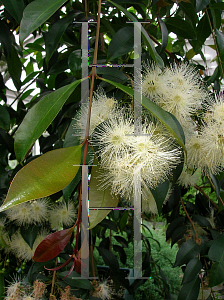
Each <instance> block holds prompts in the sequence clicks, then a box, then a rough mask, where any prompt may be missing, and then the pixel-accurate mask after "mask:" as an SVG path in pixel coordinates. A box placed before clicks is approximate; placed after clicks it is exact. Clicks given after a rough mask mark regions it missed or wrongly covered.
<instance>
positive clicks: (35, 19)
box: [19, 0, 66, 43]
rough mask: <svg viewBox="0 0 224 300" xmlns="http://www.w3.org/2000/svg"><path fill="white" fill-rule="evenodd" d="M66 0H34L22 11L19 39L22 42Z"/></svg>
mask: <svg viewBox="0 0 224 300" xmlns="http://www.w3.org/2000/svg"><path fill="white" fill-rule="evenodd" d="M65 2H66V0H35V1H33V2H31V3H30V4H28V5H27V6H26V8H25V9H24V12H23V18H22V20H21V24H20V34H19V41H20V43H22V42H23V41H24V40H25V38H26V37H28V35H29V34H30V33H32V32H33V31H34V30H35V29H37V28H38V27H39V26H40V25H42V24H43V23H44V22H45V21H46V20H47V19H49V18H50V17H51V16H52V15H53V14H54V13H55V12H56V11H57V10H58V9H59V8H60V7H61V6H62V5H63V4H64V3H65Z"/></svg>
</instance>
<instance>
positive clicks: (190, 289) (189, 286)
mask: <svg viewBox="0 0 224 300" xmlns="http://www.w3.org/2000/svg"><path fill="white" fill-rule="evenodd" d="M200 282H201V281H200V279H199V277H198V276H197V277H195V278H194V279H193V280H192V281H189V282H187V283H185V284H184V285H183V287H182V289H181V291H180V293H179V295H178V300H183V299H184V300H197V299H198V294H199V290H200Z"/></svg>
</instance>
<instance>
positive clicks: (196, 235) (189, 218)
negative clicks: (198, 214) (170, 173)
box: [180, 197, 199, 242]
mask: <svg viewBox="0 0 224 300" xmlns="http://www.w3.org/2000/svg"><path fill="white" fill-rule="evenodd" d="M180 202H181V204H182V206H183V209H184V211H185V214H186V216H187V218H188V220H189V221H190V223H191V226H192V228H193V230H194V232H195V237H196V242H198V241H199V240H198V234H197V231H196V229H195V226H194V223H193V222H192V220H191V217H190V216H189V214H188V212H187V210H186V207H185V206H184V202H183V199H182V197H181V198H180Z"/></svg>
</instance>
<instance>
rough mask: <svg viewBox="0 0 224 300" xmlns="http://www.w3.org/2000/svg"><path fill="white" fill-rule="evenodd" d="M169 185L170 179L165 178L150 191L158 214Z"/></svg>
mask: <svg viewBox="0 0 224 300" xmlns="http://www.w3.org/2000/svg"><path fill="white" fill-rule="evenodd" d="M169 186H170V181H169V180H165V181H164V182H161V183H159V184H158V185H157V187H156V188H155V189H151V193H152V195H153V197H154V199H155V201H156V206H157V209H158V213H159V214H160V213H161V211H162V207H163V203H164V201H165V199H166V195H167V192H168V190H169Z"/></svg>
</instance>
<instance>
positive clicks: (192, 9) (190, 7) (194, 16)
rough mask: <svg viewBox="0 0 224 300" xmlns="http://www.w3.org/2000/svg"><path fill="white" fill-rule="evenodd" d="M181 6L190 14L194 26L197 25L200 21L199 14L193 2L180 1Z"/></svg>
mask: <svg viewBox="0 0 224 300" xmlns="http://www.w3.org/2000/svg"><path fill="white" fill-rule="evenodd" d="M179 6H180V8H181V9H182V11H183V12H184V13H185V14H186V15H187V16H188V18H189V19H190V20H191V23H192V25H193V27H195V26H196V24H197V23H198V16H197V13H196V9H195V7H194V5H193V4H192V3H187V2H183V1H182V2H181V3H179Z"/></svg>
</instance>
